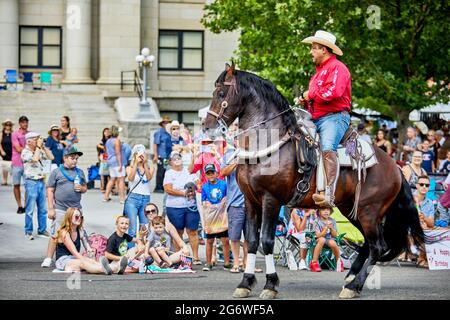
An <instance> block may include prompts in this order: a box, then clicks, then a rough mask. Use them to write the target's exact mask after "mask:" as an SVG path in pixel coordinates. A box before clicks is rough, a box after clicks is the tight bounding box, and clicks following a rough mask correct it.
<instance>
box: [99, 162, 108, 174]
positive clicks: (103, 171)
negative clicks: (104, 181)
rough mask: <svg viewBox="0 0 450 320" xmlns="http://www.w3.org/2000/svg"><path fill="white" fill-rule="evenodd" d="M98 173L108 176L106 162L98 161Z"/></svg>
mask: <svg viewBox="0 0 450 320" xmlns="http://www.w3.org/2000/svg"><path fill="white" fill-rule="evenodd" d="M98 174H99V175H101V176H109V167H108V164H107V163H106V162H101V163H100V168H99V169H98Z"/></svg>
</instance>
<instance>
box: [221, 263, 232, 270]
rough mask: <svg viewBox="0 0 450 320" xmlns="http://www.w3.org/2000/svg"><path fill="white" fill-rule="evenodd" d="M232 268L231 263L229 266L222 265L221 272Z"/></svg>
mask: <svg viewBox="0 0 450 320" xmlns="http://www.w3.org/2000/svg"><path fill="white" fill-rule="evenodd" d="M232 266H233V265H232V264H231V263H229V264H224V265H223V270H225V271H230V269H231V267H232Z"/></svg>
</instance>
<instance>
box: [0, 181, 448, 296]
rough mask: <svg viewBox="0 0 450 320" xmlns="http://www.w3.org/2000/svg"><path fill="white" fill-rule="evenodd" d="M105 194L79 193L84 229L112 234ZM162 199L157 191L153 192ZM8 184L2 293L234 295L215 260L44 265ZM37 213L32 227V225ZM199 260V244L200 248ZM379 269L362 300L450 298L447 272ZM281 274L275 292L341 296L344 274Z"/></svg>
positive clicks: (42, 247)
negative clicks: (165, 270) (123, 268)
mask: <svg viewBox="0 0 450 320" xmlns="http://www.w3.org/2000/svg"><path fill="white" fill-rule="evenodd" d="M101 199H102V194H101V193H100V191H99V190H98V189H97V190H89V191H88V193H87V194H86V195H84V197H83V201H82V204H83V207H84V215H85V217H86V218H85V221H86V229H87V230H88V232H89V233H91V232H99V233H101V234H104V235H107V236H109V235H110V234H111V233H112V232H114V220H115V217H116V216H117V215H120V214H121V212H122V206H121V205H120V204H119V201H118V199H117V197H114V198H113V201H111V202H109V203H103V202H102V201H101ZM152 200H153V201H154V202H156V203H157V204H159V205H160V204H161V203H162V195H161V194H155V195H153V199H152ZM16 209H17V208H16V205H15V201H14V200H13V194H12V187H11V186H6V187H5V186H1V187H0V222H3V224H2V225H0V243H1V245H0V299H2V300H4V299H27V300H29V299H46V300H47V299H67V300H77V299H107V300H110V299H120V300H124V299H133V300H135V299H162V300H164V299H175V300H176V299H185V300H209V299H220V300H223V299H233V298H232V293H233V290H234V289H235V288H236V286H237V285H238V284H239V282H240V280H241V277H242V274H230V273H229V272H227V271H224V270H223V269H222V268H221V266H218V267H217V268H216V269H215V270H214V271H212V272H202V271H201V266H194V270H195V271H196V273H194V274H153V275H152V274H144V275H140V274H134V275H123V276H118V275H113V276H104V275H87V274H81V275H79V277H78V275H76V276H74V275H71V274H61V273H59V274H56V273H52V272H51V269H50V270H49V269H42V268H41V267H40V263H41V261H42V259H43V258H44V257H45V253H46V247H47V243H48V240H47V239H43V238H37V237H36V238H35V240H33V241H29V240H27V239H25V237H24V231H23V226H24V215H19V214H16ZM36 227H37V225H36V217H35V232H36ZM200 248H201V250H200V257H201V258H202V259H204V246H201V247H200ZM257 266H258V267H261V268H264V267H265V266H264V258H263V257H262V256H258V258H257ZM377 267H378V268H379V269H378V270H377V272H376V276H374V277H373V278H371V281H370V283H369V284H368V285H366V288H365V289H364V291H363V294H362V295H361V297H360V298H359V299H361V300H366V299H369V300H373V299H375V300H377V299H401V300H403V299H417V300H428V299H441V300H449V299H450V271H429V270H425V269H418V268H416V267H415V266H414V265H412V264H408V263H402V264H401V267H399V266H398V265H397V263H391V264H390V265H388V266H377ZM277 272H278V275H279V277H280V288H279V289H280V294H279V299H300V300H316V299H320V300H324V299H325V300H328V299H338V295H339V292H340V290H341V288H342V285H343V280H344V276H345V273H336V272H331V271H323V272H321V273H312V272H308V271H290V270H288V269H286V268H283V267H277ZM257 280H258V283H257V285H256V288H255V289H254V290H253V294H252V296H251V297H250V299H258V295H259V293H260V292H261V290H262V289H263V286H264V283H265V276H264V274H257Z"/></svg>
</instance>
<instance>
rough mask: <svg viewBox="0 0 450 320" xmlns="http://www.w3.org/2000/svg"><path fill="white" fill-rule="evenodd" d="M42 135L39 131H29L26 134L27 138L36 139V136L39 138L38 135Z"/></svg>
mask: <svg viewBox="0 0 450 320" xmlns="http://www.w3.org/2000/svg"><path fill="white" fill-rule="evenodd" d="M40 136H41V135H40V134H39V133H37V132H33V131H30V132H28V133H27V134H26V135H25V140H30V139H34V138H37V137H40Z"/></svg>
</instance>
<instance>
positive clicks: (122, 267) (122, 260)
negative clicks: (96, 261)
mask: <svg viewBox="0 0 450 320" xmlns="http://www.w3.org/2000/svg"><path fill="white" fill-rule="evenodd" d="M127 266H128V258H127V257H125V256H123V257H122V258H120V267H119V271H118V272H117V274H123V273H124V272H125V269H126V268H127Z"/></svg>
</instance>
